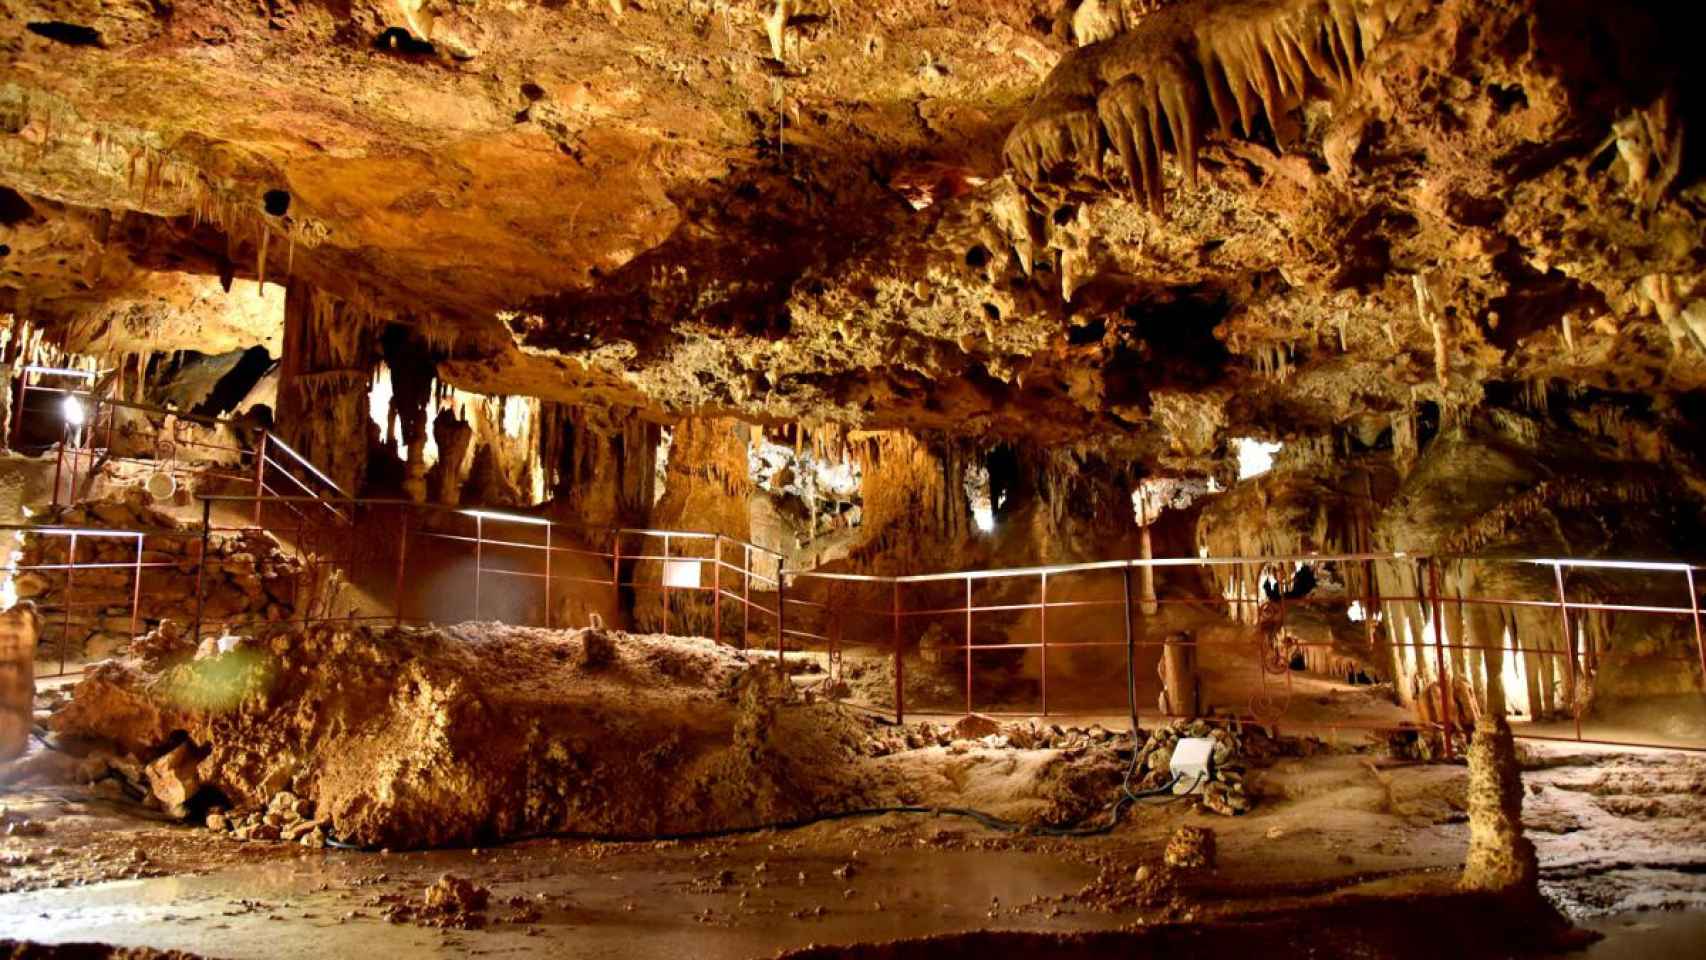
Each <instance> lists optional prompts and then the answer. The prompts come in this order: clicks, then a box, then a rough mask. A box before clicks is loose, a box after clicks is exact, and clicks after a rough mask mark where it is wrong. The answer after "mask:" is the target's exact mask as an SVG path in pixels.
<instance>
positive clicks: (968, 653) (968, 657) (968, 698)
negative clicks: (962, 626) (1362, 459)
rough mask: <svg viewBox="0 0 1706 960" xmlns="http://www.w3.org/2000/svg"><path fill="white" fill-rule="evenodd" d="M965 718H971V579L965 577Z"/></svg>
mask: <svg viewBox="0 0 1706 960" xmlns="http://www.w3.org/2000/svg"><path fill="white" fill-rule="evenodd" d="M966 716H968V717H969V716H971V577H969V576H968V577H966Z"/></svg>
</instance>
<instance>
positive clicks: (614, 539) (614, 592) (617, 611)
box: [610, 527, 622, 627]
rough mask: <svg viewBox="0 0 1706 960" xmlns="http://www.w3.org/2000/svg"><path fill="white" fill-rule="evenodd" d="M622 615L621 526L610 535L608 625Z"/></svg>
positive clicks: (613, 624) (613, 623)
mask: <svg viewBox="0 0 1706 960" xmlns="http://www.w3.org/2000/svg"><path fill="white" fill-rule="evenodd" d="M621 617H622V528H621V527H617V528H616V531H615V532H614V533H612V534H611V535H610V625H611V626H613V627H614V626H616V625H617V624H618V623H619V622H620V620H621Z"/></svg>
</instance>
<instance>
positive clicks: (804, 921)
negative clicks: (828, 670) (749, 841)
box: [0, 850, 1118, 960]
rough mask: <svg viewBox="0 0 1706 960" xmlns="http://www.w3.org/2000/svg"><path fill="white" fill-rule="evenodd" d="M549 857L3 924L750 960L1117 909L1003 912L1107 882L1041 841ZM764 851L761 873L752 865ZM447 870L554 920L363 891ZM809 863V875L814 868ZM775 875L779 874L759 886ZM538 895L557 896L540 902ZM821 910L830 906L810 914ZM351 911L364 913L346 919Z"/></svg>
mask: <svg viewBox="0 0 1706 960" xmlns="http://www.w3.org/2000/svg"><path fill="white" fill-rule="evenodd" d="M542 853H543V855H538V854H535V855H531V856H519V857H513V856H510V857H506V856H498V857H493V858H491V859H490V860H489V861H488V862H484V863H479V864H475V865H472V868H471V865H470V863H469V861H468V858H467V857H466V856H464V855H454V854H453V855H441V854H430V853H429V854H406V855H397V856H393V857H390V858H387V859H386V860H384V861H377V860H375V859H374V858H371V857H361V856H360V855H330V856H328V857H326V858H325V859H324V860H318V859H316V860H313V861H302V862H297V863H276V864H266V865H255V866H249V867H238V868H233V869H229V870H222V871H218V872H215V873H212V874H208V875H205V876H189V877H167V878H160V879H154V880H135V881H123V882H116V883H104V884H97V885H93V886H89V887H82V888H72V889H58V890H42V891H37V892H34V893H26V894H16V895H12V896H7V897H0V929H4V930H5V931H6V935H7V936H10V937H16V938H20V939H28V940H38V941H45V942H58V943H64V942H75V941H95V942H102V943H111V944H119V945H124V946H150V947H157V948H169V949H180V950H187V951H192V952H195V953H200V954H204V955H207V956H210V957H221V958H230V960H243V958H248V957H256V958H260V957H266V958H285V960H290V958H301V960H323V958H325V957H326V956H329V955H330V956H359V955H394V954H397V953H401V952H403V951H411V952H428V953H431V952H440V951H445V950H450V951H453V952H457V953H462V952H466V951H477V952H492V953H498V952H501V953H503V954H505V955H513V956H531V955H541V956H543V955H547V954H549V955H561V954H562V953H563V952H564V948H565V947H568V948H569V950H570V951H571V952H572V953H573V954H574V955H575V956H578V957H586V958H602V957H611V958H617V957H635V958H644V957H659V958H670V960H673V958H676V957H681V956H694V957H704V958H708V960H745V958H750V957H759V956H772V955H774V954H775V953H776V952H777V951H778V950H782V949H792V948H797V947H802V946H806V945H808V944H811V943H835V942H843V943H845V942H855V941H861V940H863V941H870V940H888V939H900V938H909V937H921V936H929V935H932V934H938V933H951V932H958V931H965V930H973V929H979V928H983V927H988V926H1000V927H1003V928H1008V929H1038V930H1054V931H1061V930H1074V929H1086V928H1092V927H1106V926H1109V925H1111V924H1113V923H1117V922H1118V921H1117V920H1115V919H1114V918H1111V917H1109V916H1108V915H1106V914H1065V915H1062V916H1059V917H1056V918H1048V917H1046V916H1045V915H1044V911H1042V910H1031V911H1026V912H1023V913H1012V912H1009V911H1008V910H1006V909H1004V910H1003V911H1002V912H1001V913H1000V915H999V916H998V917H996V918H993V919H992V918H991V917H990V916H989V911H990V908H991V905H992V902H993V901H996V900H998V901H999V902H1000V903H1001V904H1002V905H1003V906H1004V908H1010V907H1014V906H1018V905H1019V904H1022V903H1026V902H1028V901H1030V900H1032V898H1034V897H1036V896H1039V895H1040V896H1045V897H1050V896H1059V895H1061V894H1064V893H1068V892H1073V891H1076V890H1077V889H1079V888H1080V887H1082V886H1083V885H1084V884H1085V883H1086V882H1088V881H1089V880H1090V879H1091V878H1092V875H1093V871H1092V869H1091V868H1090V867H1087V866H1084V865H1081V864H1075V863H1066V862H1062V861H1060V860H1058V859H1056V858H1052V857H1048V856H1044V855H1040V854H1020V853H1012V854H1003V855H1000V856H991V855H990V854H988V853H973V852H958V851H940V850H925V851H916V852H915V851H904V850H903V851H894V852H883V853H874V854H871V855H870V856H869V857H867V858H861V860H862V864H863V866H862V867H861V869H859V870H858V871H857V872H856V873H855V874H854V876H853V877H852V878H851V879H841V878H836V877H834V876H833V875H832V873H831V871H832V870H833V869H834V868H835V867H837V866H839V865H840V864H841V863H842V862H843V860H842V859H840V858H826V857H824V856H822V855H821V854H816V855H810V856H806V855H792V854H789V853H785V852H784V853H773V854H768V855H766V854H764V853H763V852H762V851H751V850H749V851H739V852H738V853H735V854H731V855H729V856H726V857H719V858H717V859H715V860H713V861H709V862H707V861H702V860H696V859H695V858H694V857H693V856H692V855H691V853H690V852H689V853H674V854H671V853H666V854H657V853H648V854H645V855H643V856H622V857H610V858H606V859H603V860H599V861H596V862H593V861H580V860H575V859H572V858H564V856H563V855H562V854H561V853H556V854H553V853H551V852H550V851H543V852H542ZM760 859H763V860H764V862H765V870H764V871H763V873H762V874H758V873H756V872H755V871H754V867H755V865H756V863H757V861H758V860H760ZM723 868H727V869H730V870H731V871H732V872H734V873H735V874H736V876H737V881H736V883H734V884H732V885H730V887H729V888H728V889H716V888H714V887H707V885H706V884H705V883H704V882H703V881H704V879H705V878H706V877H707V875H714V874H715V873H716V872H717V871H718V870H719V869H723ZM446 870H455V871H456V872H458V873H460V874H463V875H468V876H472V877H473V878H474V879H476V881H477V882H479V883H482V884H485V885H487V886H489V887H490V888H491V890H492V900H493V903H494V906H493V909H492V910H491V911H490V917H491V918H492V919H493V920H497V919H500V918H502V917H503V916H504V915H505V914H506V913H508V912H509V910H508V908H506V907H504V906H502V904H503V902H504V901H505V900H506V899H507V898H509V897H510V896H513V895H516V894H521V895H523V896H525V897H527V898H528V900H529V902H530V903H533V904H535V905H540V906H541V907H542V911H543V913H544V916H543V918H542V920H541V922H539V923H537V924H533V925H532V927H533V928H534V929H535V930H536V931H537V933H536V934H535V935H530V934H529V933H528V930H527V928H524V927H522V926H519V925H512V924H494V925H493V926H491V927H489V928H487V929H486V930H479V931H439V930H435V929H425V928H420V927H415V926H410V925H398V924H391V923H389V922H387V921H385V920H384V919H383V918H382V916H381V915H380V912H381V910H382V909H383V908H381V907H374V906H372V905H370V904H368V903H365V902H364V901H366V900H368V899H369V898H371V897H373V896H374V895H375V894H379V893H400V894H405V895H407V896H409V897H411V898H414V899H418V898H419V896H420V892H421V890H422V889H423V888H424V887H425V885H426V884H427V883H429V882H431V880H432V879H433V878H434V877H436V876H437V875H438V874H439V873H441V872H444V871H446ZM381 872H385V873H387V874H389V876H390V877H391V878H394V879H389V880H387V881H386V882H384V883H378V884H370V885H364V886H359V887H353V888H352V886H351V883H352V881H354V880H357V879H360V878H363V877H365V878H372V877H374V876H376V875H378V874H380V873H381ZM802 872H804V873H805V874H806V876H807V880H806V881H805V882H804V883H801V882H800V881H799V879H798V878H799V874H800V873H802ZM760 876H761V877H762V878H763V882H764V886H763V887H759V886H757V883H756V882H755V878H756V877H760ZM695 881H699V882H697V883H696V882H695ZM848 889H851V890H853V891H854V895H853V896H852V897H850V898H849V897H844V895H843V893H844V891H845V890H848ZM742 891H744V892H745V893H746V900H745V901H744V902H743V901H742V900H741V898H740V894H741V892H742ZM539 894H544V899H543V900H538V899H535V898H536V897H537V895H539ZM256 901H258V902H259V905H258V906H256V905H254V902H256ZM878 901H880V902H881V903H882V907H881V909H880V910H879V909H878V908H877V902H878ZM818 906H822V907H823V908H824V914H823V915H822V916H813V915H810V914H811V912H812V911H813V910H814V908H816V907H818ZM352 910H359V911H361V912H362V913H363V914H365V916H364V917H362V918H357V919H345V917H346V914H348V913H349V912H350V911H352ZM707 910H709V911H710V912H709V913H708V914H705V913H704V911H707ZM797 912H805V913H806V914H807V915H806V916H795V914H796V913H797Z"/></svg>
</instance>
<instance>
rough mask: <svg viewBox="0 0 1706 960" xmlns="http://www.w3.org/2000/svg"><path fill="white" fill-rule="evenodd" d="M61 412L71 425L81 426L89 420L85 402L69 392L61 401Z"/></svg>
mask: <svg viewBox="0 0 1706 960" xmlns="http://www.w3.org/2000/svg"><path fill="white" fill-rule="evenodd" d="M59 412H60V413H61V414H62V415H63V416H64V417H65V422H66V424H67V425H69V426H73V427H81V426H82V425H83V424H84V423H86V422H87V421H88V414H87V413H86V412H85V411H84V410H83V404H82V403H81V402H80V401H79V400H78V399H77V398H76V397H74V396H71V395H69V394H67V395H66V397H65V400H64V401H62V402H61V403H60V405H59Z"/></svg>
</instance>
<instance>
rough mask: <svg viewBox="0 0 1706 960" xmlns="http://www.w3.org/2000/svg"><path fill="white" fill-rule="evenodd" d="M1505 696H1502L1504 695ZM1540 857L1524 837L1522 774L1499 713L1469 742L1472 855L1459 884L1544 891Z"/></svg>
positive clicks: (1530, 893)
mask: <svg viewBox="0 0 1706 960" xmlns="http://www.w3.org/2000/svg"><path fill="white" fill-rule="evenodd" d="M1501 697H1502V695H1501ZM1539 875H1540V865H1539V860H1538V858H1537V857H1536V856H1535V852H1534V844H1533V843H1532V842H1531V841H1529V840H1528V839H1527V838H1526V837H1524V836H1523V835H1522V773H1521V768H1520V767H1519V766H1518V763H1517V756H1516V741H1515V740H1514V739H1513V738H1512V737H1511V729H1510V724H1509V723H1507V722H1506V721H1505V718H1504V717H1503V716H1495V717H1493V718H1491V720H1490V721H1489V722H1487V723H1484V724H1482V725H1481V726H1480V727H1479V728H1477V729H1476V731H1475V737H1474V739H1473V740H1472V741H1471V742H1470V744H1469V855H1468V857H1467V858H1466V860H1465V862H1464V865H1463V878H1462V880H1461V881H1460V882H1459V885H1460V886H1461V887H1462V888H1463V889H1465V890H1476V891H1481V892H1486V893H1498V894H1505V895H1510V896H1513V897H1534V896H1538V894H1539Z"/></svg>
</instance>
